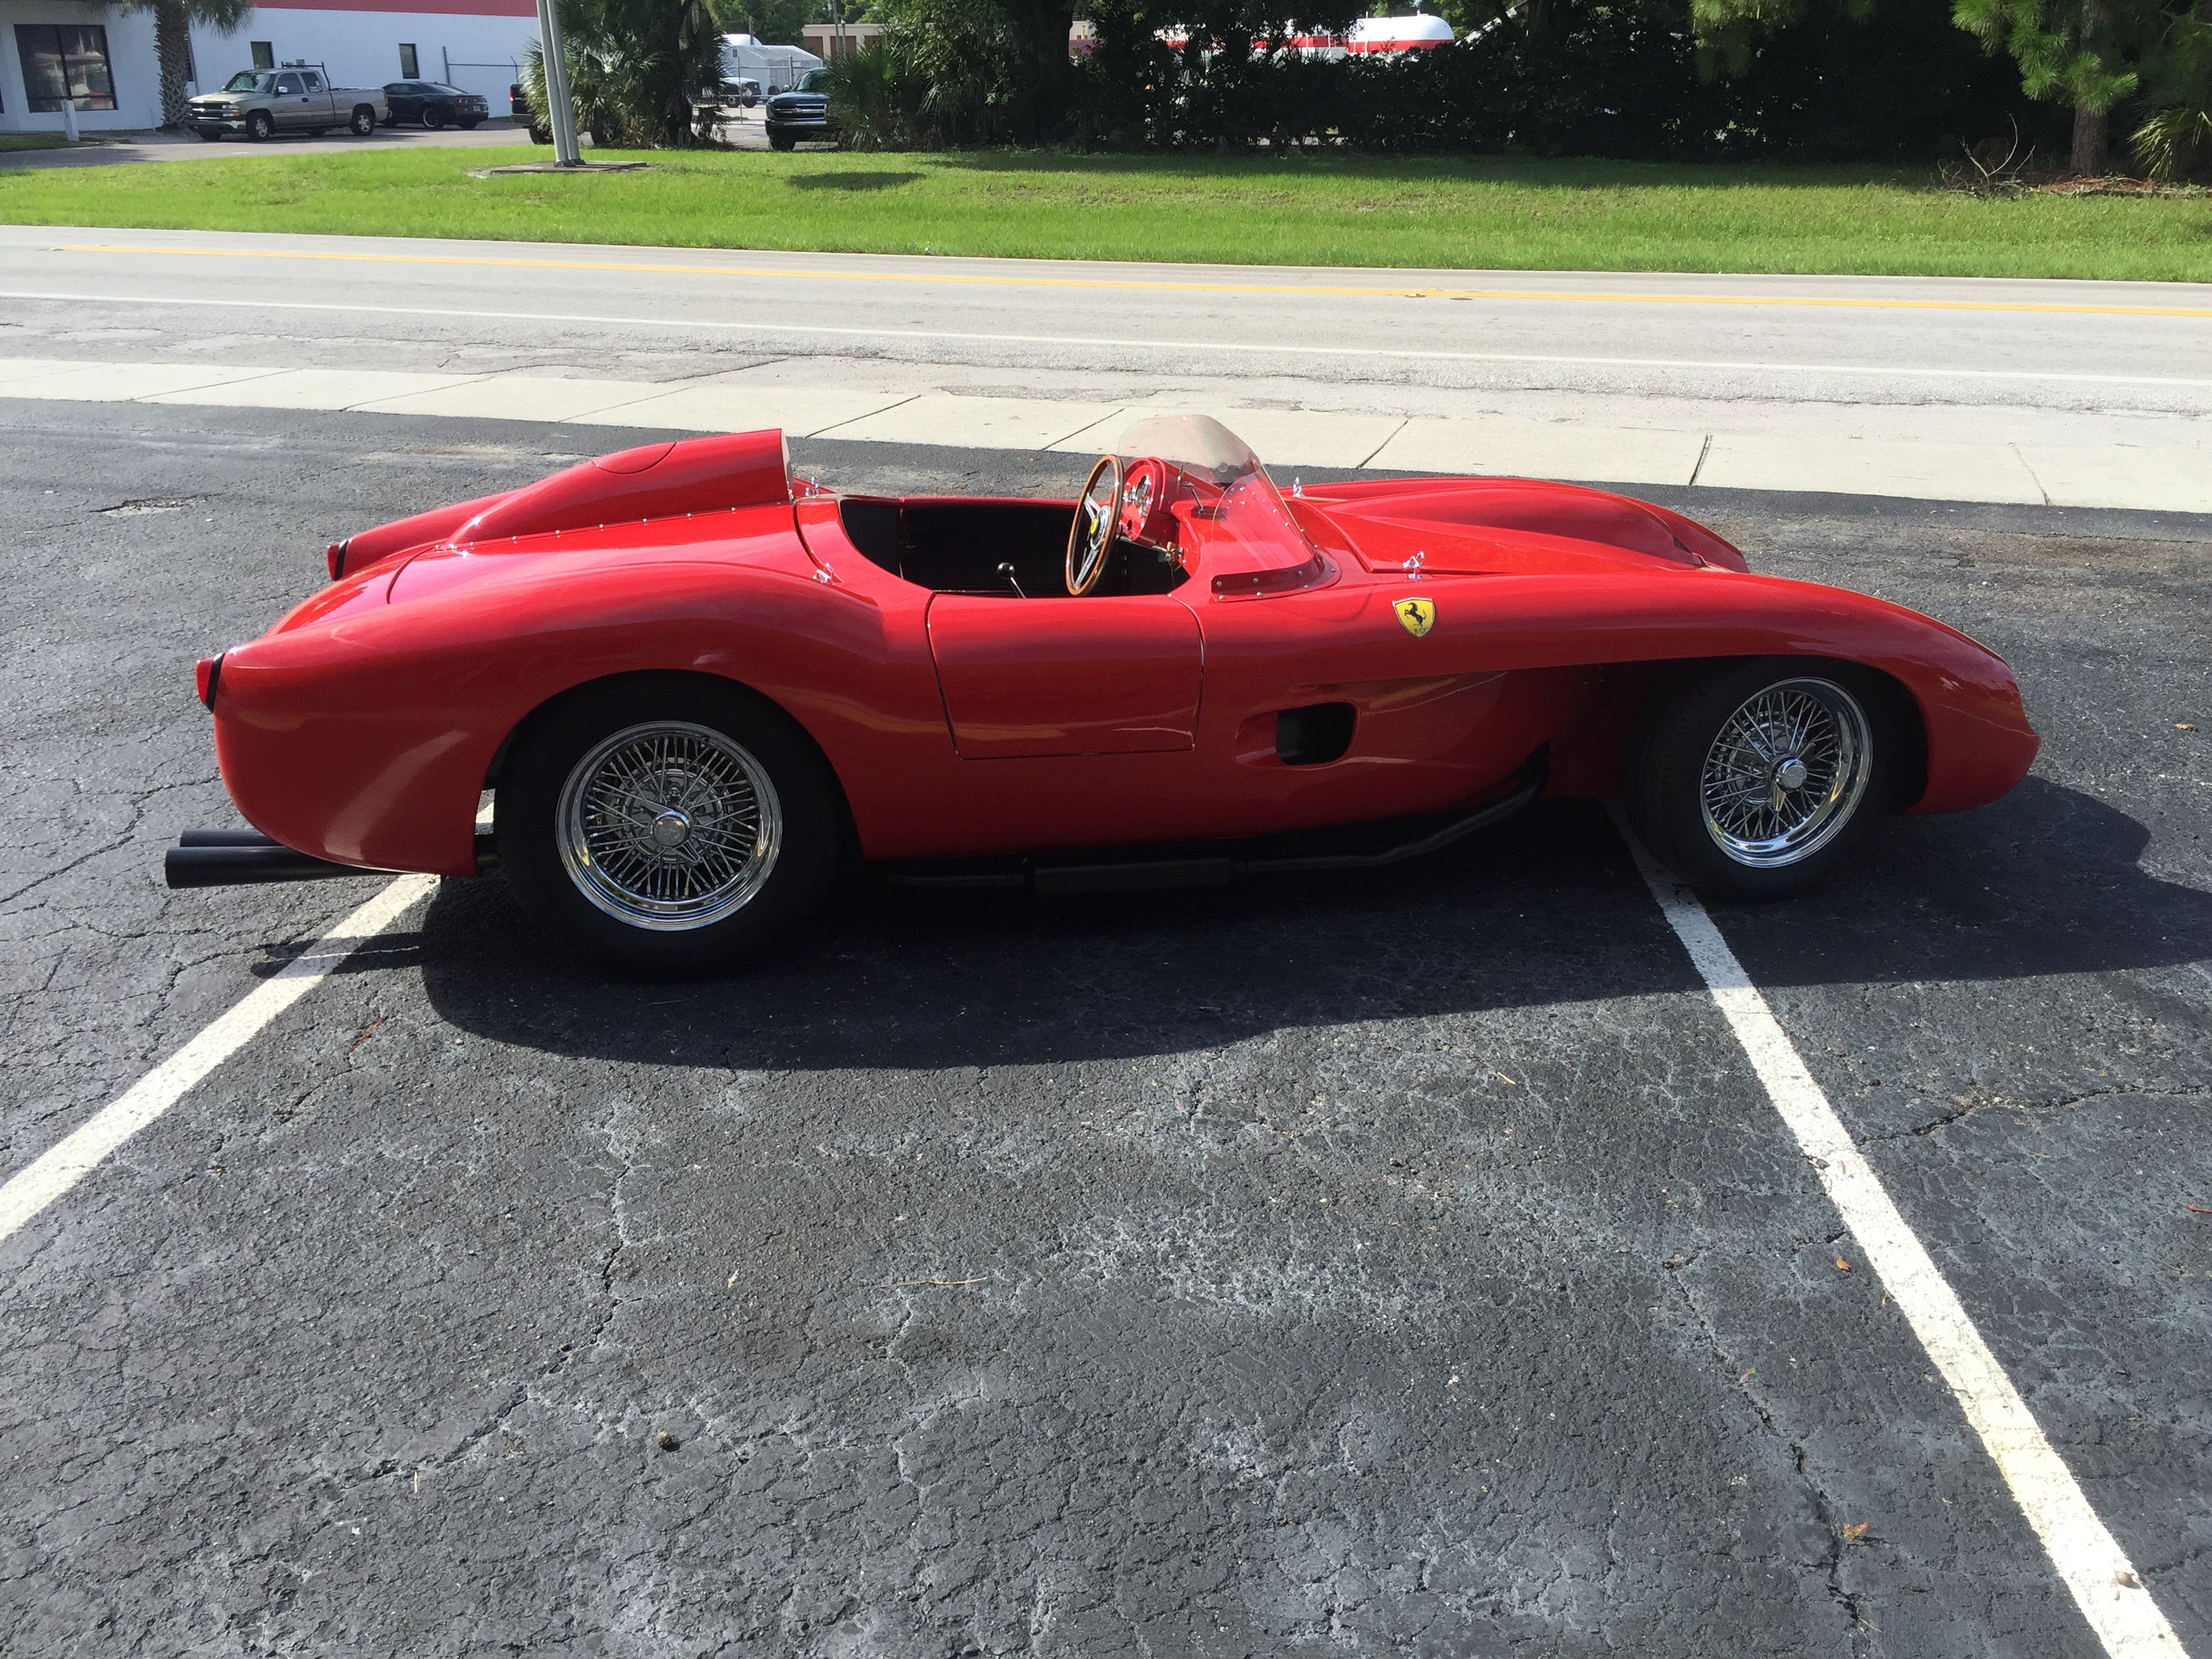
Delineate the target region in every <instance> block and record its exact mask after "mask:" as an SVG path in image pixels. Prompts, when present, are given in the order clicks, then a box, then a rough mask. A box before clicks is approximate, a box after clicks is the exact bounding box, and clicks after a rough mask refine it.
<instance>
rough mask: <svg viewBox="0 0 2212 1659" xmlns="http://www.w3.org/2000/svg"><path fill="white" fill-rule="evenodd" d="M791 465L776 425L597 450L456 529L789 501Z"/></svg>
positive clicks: (500, 529) (610, 519) (528, 526)
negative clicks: (594, 456) (593, 457)
mask: <svg viewBox="0 0 2212 1659" xmlns="http://www.w3.org/2000/svg"><path fill="white" fill-rule="evenodd" d="M790 501H791V469H790V463H789V459H788V457H787V455H786V453H785V452H784V443H783V434H781V432H777V431H773V430H770V431H766V432H733V433H729V434H726V435H724V436H721V437H716V438H689V439H686V440H684V441H682V442H680V443H660V444H647V445H645V446H644V447H641V448H638V449H626V450H623V451H622V452H620V453H617V454H613V455H602V456H601V457H600V458H599V459H598V460H596V461H586V462H585V463H583V465H580V466H572V467H570V468H569V469H568V471H566V472H556V473H555V474H554V475H553V476H552V477H550V478H546V479H543V480H541V481H540V482H538V483H534V484H532V485H531V486H530V487H529V488H528V489H518V490H516V491H515V492H514V493H513V495H507V496H504V497H502V498H501V499H500V500H499V501H496V502H495V503H494V504H493V505H492V506H491V507H489V508H487V509H486V510H485V511H483V512H482V513H478V514H477V515H476V516H475V517H474V518H473V519H471V520H469V521H468V522H466V523H465V524H461V525H459V526H457V528H456V529H455V531H454V532H453V540H455V541H465V542H484V541H490V540H492V539H494V538H503V537H509V536H541V535H545V534H547V533H549V532H553V531H556V530H579V529H582V528H584V527H586V526H596V525H612V524H634V523H635V522H637V521H638V520H641V519H666V518H675V517H679V516H681V515H683V514H684V513H720V512H726V511H727V510H728V509H730V508H732V507H769V506H775V505H788V504H789V502H790Z"/></svg>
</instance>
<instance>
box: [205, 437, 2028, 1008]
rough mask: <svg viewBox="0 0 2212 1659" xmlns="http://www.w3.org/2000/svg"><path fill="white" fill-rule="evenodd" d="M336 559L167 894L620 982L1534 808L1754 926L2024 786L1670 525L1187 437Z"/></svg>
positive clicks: (1951, 708) (2023, 744)
mask: <svg viewBox="0 0 2212 1659" xmlns="http://www.w3.org/2000/svg"><path fill="white" fill-rule="evenodd" d="M329 563H330V571H331V583H330V585H329V586H327V587H325V588H324V589H323V590H322V591H321V592H318V593H317V594H316V595H315V596H314V597H313V598H312V599H309V600H307V602H306V603H305V604H304V605H301V606H299V607H298V608H297V609H296V610H295V611H293V612H292V613H291V614H290V615H289V616H288V617H285V618H284V619H283V621H281V622H279V623H277V624H276V627H275V628H274V629H271V630H270V632H269V633H268V634H266V635H264V636H263V637H262V638H260V639H258V640H256V641H253V642H252V644H249V645H242V646H239V647H235V648H234V649H232V650H230V651H227V652H225V653H223V654H222V655H221V656H219V657H214V658H210V659H207V660H205V661H204V662H202V663H201V664H200V665H199V688H200V695H201V697H202V699H203V700H204V702H206V703H207V705H208V706H209V708H211V709H213V710H214V712H215V728H216V752H217V754H218V755H219V757H221V761H222V776H223V781H224V782H225V783H226V784H227V785H228V787H229V790H230V793H231V797H232V799H234V801H236V803H237V804H238V807H239V810H240V811H241V812H242V813H244V814H245V816H246V819H247V820H248V821H249V822H250V823H252V824H253V825H254V826H255V827H256V829H257V830H258V831H260V832H262V833H261V834H259V835H251V834H247V833H246V832H243V831H204V832H195V833H193V834H191V835H188V836H186V837H185V844H184V845H183V846H181V847H179V848H175V849H173V850H172V851H171V853H170V854H169V876H170V879H171V881H172V883H173V884H177V885H192V884H215V883H221V882H229V881H240V880H270V879H295V878H302V877H307V876H313V875H323V874H342V873H346V872H349V871H350V870H354V869H374V870H420V871H430V872H437V873H440V874H444V875H453V876H471V875H476V874H478V873H480V872H484V871H486V870H488V869H489V868H491V867H493V866H494V865H496V866H497V867H498V868H499V869H500V870H501V872H504V873H505V875H506V877H507V879H508V881H509V882H511V883H512V884H513V887H514V890H515V891H516V892H517V893H518V894H519V895H520V897H521V899H522V901H523V902H524V903H525V904H526V906H527V907H528V908H529V909H530V910H531V912H532V914H533V915H535V916H536V917H537V918H538V920H539V921H541V922H542V923H543V924H544V926H545V927H547V928H548V929H549V930H550V931H551V932H553V933H556V934H560V935H562V936H564V937H566V938H568V939H571V940H574V941H575V942H576V943H578V944H580V945H583V946H585V947H586V948H587V949H588V950H590V951H593V952H595V953H596V954H598V955H599V956H600V957H604V958H605V959H607V960H609V961H611V962H612V963H617V964H619V965H621V966H623V967H626V968H629V969H636V970H641V971H647V972H662V973H683V972H693V971H699V970H703V969H712V968H714V967H717V966H720V965H721V964H724V963H728V962H731V961H732V960H733V959H735V958H737V957H741V956H742V955H744V953H746V952H748V951H751V950H753V949H754V948H755V947H757V946H758V945H760V944H762V943H763V941H764V940H766V939H769V938H770V937H771V936H773V935H775V934H776V933H781V932H783V931H785V930H787V929H789V928H790V927H793V926H794V925H795V924H797V923H798V922H799V921H802V920H803V919H804V918H805V916H806V915H808V914H809V912H810V911H811V910H812V908H814V907H815V905H816V904H817V902H819V901H820V900H821V898H822V897H823V894H824V892H825V890H826V889H827V888H828V887H829V884H830V883H831V881H832V880H833V878H835V877H836V873H837V872H838V871H839V869H840V868H841V867H842V866H844V865H845V864H846V863H847V862H848V860H851V859H854V858H860V859H865V860H870V861H872V862H873V863H875V864H877V865H878V866H885V867H886V868H887V869H888V871H889V872H890V874H891V875H892V876H893V878H896V879H902V880H907V881H913V882H934V883H939V884H951V885H965V886H988V885H1024V886H1029V887H1031V888H1033V889H1035V890H1038V891H1040V892H1067V891H1073V890H1085V889H1090V890H1112V889H1116V888H1127V887H1134V886H1142V885H1158V884H1210V883H1216V882H1225V881H1228V880H1230V879H1231V878H1234V877H1236V876H1237V875H1239V874H1241V873H1244V872H1249V871H1264V870H1271V869H1272V870H1297V871H1310V870H1315V869H1322V868H1328V867H1332V866H1349V865H1360V864H1369V865H1371V864H1378V863H1389V862H1391V861H1394V860H1398V859H1401V858H1405V857H1408V856H1411V855H1413V854H1419V853H1424V852H1427V851H1431V850H1433V849H1434V848H1438V847H1441V846H1443V845H1444V844H1445V843H1447V842H1449V841H1451V840H1453V839H1455V838H1456V837H1457V836H1461V835H1463V834H1466V833H1468V831H1470V830H1472V829H1475V828H1478V827H1480V825H1482V824H1484V823H1489V822H1491V821H1492V820H1494V819H1496V818H1497V817H1501V816H1503V815H1504V814H1505V813H1506V812H1509V811H1513V810H1515V809H1516V808H1517V807H1518V806H1520V805H1523V804H1525V803H1526V802H1527V801H1528V800H1530V799H1533V798H1534V797H1535V796H1537V795H1539V794H1552V795H1571V796H1596V797H1612V796H1615V795H1619V796H1621V797H1623V798H1625V799H1626V805H1627V808H1628V811H1629V814H1630V816H1631V818H1632V821H1633V823H1635V825H1636V827H1637V828H1638V829H1639V830H1640V832H1641V833H1642V834H1643V836H1644V838H1645V840H1646V841H1647V842H1649V843H1650V846H1651V847H1652V848H1653V849H1654V850H1655V852H1656V854H1658V855H1659V856H1660V857H1661V858H1662V859H1663V860H1666V861H1667V863H1668V864H1669V865H1670V866H1672V867H1673V868H1674V869H1675V870H1676V871H1677V872H1679V873H1680V874H1682V875H1684V876H1686V877H1687V878H1689V879H1691V880H1692V882H1693V883H1695V884H1697V885H1699V887H1701V888H1705V889H1706V890H1711V891H1712V892H1715V893H1717V894H1720V895H1723V896H1730V897H1736V898H1766V897H1779V896H1787V895H1790V894H1794V893H1796V892H1799V891H1801V890H1804V889H1806V888H1807V887H1808V886H1810V885H1812V884H1814V883H1815V882H1816V881H1818V880H1820V878H1823V877H1825V876H1826V874H1827V873H1828V872H1830V871H1831V870H1832V868H1833V867H1835V866H1837V865H1838V864H1839V863H1840V862H1841V861H1842V860H1844V858H1845V857H1846V856H1847V855H1848V854H1849V853H1850V851H1851V849H1852V848H1853V847H1854V845H1855V844H1856V843H1857V842H1859V840H1860V839H1861V838H1862V837H1863V835H1864V834H1865V833H1866V831H1867V830H1868V829H1869V827H1870V825H1871V823H1872V822H1873V821H1874V820H1875V818H1876V817H1878V816H1879V815H1880V814H1881V813H1882V812H1885V811H1892V810H1899V811H1912V812H1939V811H1952V810H1954V809H1957V808H1960V807H1967V806H1974V805H1979V804H1981V803H1983V802H1984V801H1988V800H1991V799H1995V798H1996V797H1997V796H1999V795H2002V794H2003V793H2005V792H2006V791H2007V790H2008V789H2010V788H2011V787H2013V785H2014V784H2015V783H2017V782H2018V781H2020V779H2021V776H2022V775H2023V774H2025V773H2026V772H2027V768H2028V765H2029V763H2030V762H2032V761H2033V759H2034V757H2035V751H2036V743H2037V739H2036V735H2035V733H2034V732H2033V730H2032V729H2031V728H2030V727H2029V726H2028V723H2027V717H2026V714H2025V713H2024V711H2023V710H2022V708H2021V698H2020V690H2019V687H2018V685H2017V684H2016V683H2015V680H2014V678H2013V676H2012V673H2011V671H2009V670H2008V668H2007V667H2006V666H2005V665H2004V663H2003V662H2002V660H2001V659H1998V658H1997V657H1996V655H1994V654H1993V653H1990V651H1988V650H1986V649H1984V647H1981V646H1979V645H1978V644H1976V643H1975V642H1974V641H1972V640H1971V639H1968V638H1967V637H1966V635H1963V634H1960V633H1958V632H1956V631H1955V630H1954V629H1949V628H1947V627H1945V626H1944V625H1943V624H1942V623H1937V622H1933V621H1930V620H1929V618H1928V617H1923V616H1920V615H1918V614H1917V613H1916V612H1914V611H1906V610H1904V609H1902V608H1900V607H1899V606H1897V605H1890V604H1887V603H1885V602H1883V601H1882V600H1880V599H1869V598H1867V597H1865V596H1863V595H1861V594H1857V593H1851V592H1844V591H1842V590H1840V589H1837V588H1832V587H1823V586H1816V585H1814V584H1810V583H1806V582H1798V581H1788V580H1781V579H1779V578H1776V577H1772V576H1759V575H1753V574H1750V573H1749V572H1748V571H1747V568H1746V567H1745V563H1744V560H1743V557H1742V556H1741V554H1740V553H1738V552H1737V551H1736V550H1735V548H1733V547H1731V546H1729V544H1728V543H1726V542H1724V541H1723V540H1722V539H1721V538H1719V537H1717V536H1716V535H1714V534H1713V533H1712V532H1711V531H1708V530H1705V529H1704V528H1703V527H1701V526H1699V525H1697V524H1694V523H1692V521H1691V520H1687V519H1686V518H1683V517H1681V516H1680V515H1679V514H1677V513H1670V512H1668V511H1667V510H1666V509H1665V508H1663V507H1654V506H1650V505H1649V504H1647V503H1644V502H1641V501H1632V500H1629V499H1626V497H1623V496H1620V495H1608V494H1606V493H1604V492H1602V491H1599V490H1594V489H1577V488H1573V487H1571V486H1568V485H1564V484H1552V483H1530V482H1527V481H1525V480H1519V479H1499V478H1480V479H1477V478H1429V479H1413V480H1405V479H1389V480H1374V481H1365V482H1361V483H1339V484H1331V485H1328V486H1327V487H1326V488H1316V489H1306V490H1300V489H1292V491H1291V494H1290V495H1288V496H1285V495H1283V494H1282V493H1281V492H1280V491H1279V489H1277V488H1276V486H1275V484H1274V483H1273V482H1272V481H1271V480H1270V478H1269V477H1268V475H1267V472H1266V471H1265V470H1264V469H1263V468H1262V467H1261V465H1260V462H1259V460H1258V458H1257V457H1255V455H1254V454H1253V453H1252V452H1251V450H1250V449H1249V448H1248V447H1246V446H1245V445H1244V444H1243V443H1242V442H1240V441H1238V440H1237V438H1236V437H1235V436H1233V435H1231V433H1230V432H1228V431H1227V430H1226V429H1225V428H1223V427H1221V426H1220V425H1218V423H1216V422H1212V421H1210V420H1206V419H1204V418H1200V417H1176V418H1171V419H1164V420H1152V421H1146V422H1141V423H1139V425H1137V426H1134V427H1133V428H1131V429H1130V430H1129V431H1128V432H1127V434H1126V435H1124V436H1123V438H1122V440H1121V443H1120V446H1119V447H1118V449H1117V452H1116V453H1115V454H1112V455H1109V456H1107V457H1105V458H1103V459H1101V460H1100V461H1099V462H1098V463H1097V466H1096V467H1095V468H1094V469H1093V470H1092V471H1091V477H1090V481H1089V483H1088V484H1087V485H1086V486H1085V489H1084V491H1083V494H1082V495H1081V497H1080V498H1079V500H1077V501H1073V502H1070V501H1030V500H1004V499H991V498H972V497H937V496H925V497H912V498H906V499H890V498H885V497H878V496H866V495H838V494H832V493H829V492H825V491H823V490H822V489H819V488H818V487H817V486H815V485H812V484H809V483H805V482H804V481H800V482H799V485H798V487H797V488H796V489H794V486H793V479H792V477H791V475H790V468H789V463H788V458H787V452H786V449H785V447H784V445H783V442H782V440H781V435H779V434H776V433H775V432H753V433H742V434H738V435H732V436H728V437H720V438H701V439H695V440H691V441H685V442H671V443H659V444H653V445H648V446H647V447H644V448H641V449H633V450H628V451H625V452H623V453H621V454H617V455H609V456H606V457H604V458H603V459H599V460H597V461H592V462H587V463H586V464H584V465H580V466H576V467H573V468H571V469H569V470H568V471H565V472H561V473H556V475H554V476H553V477H550V478H547V479H544V481H542V482H541V483H536V484H532V485H530V486H529V487H527V488H526V489H518V490H514V491H513V492H511V493H508V494H506V495H495V496H489V497H486V498H485V499H483V500H481V501H465V502H462V503H460V504H459V505H458V506H454V507H441V508H439V509H438V510H436V511H435V512H430V513H422V514H420V515H419V516H417V517H415V518H411V519H403V520H399V521H398V523H395V524H389V525H386V526H382V527H381V528H380V529H375V530H370V531H365V532H362V533H361V534H359V535H356V536H355V537H353V538H350V539H349V540H348V541H345V542H341V543H338V544H336V545H334V546H332V547H331V549H330V551H329ZM485 791H491V792H493V801H494V811H493V818H492V828H491V829H490V832H489V834H485V833H481V832H480V829H479V823H478V816H479V813H478V809H479V804H480V802H481V800H482V797H483V792H485ZM1352 824H1364V825H1370V826H1375V827H1374V828H1371V829H1369V830H1366V831H1364V832H1360V833H1358V834H1354V833H1348V832H1346V830H1345V829H1342V828H1341V826H1346V825H1352ZM1363 836H1364V839H1363Z"/></svg>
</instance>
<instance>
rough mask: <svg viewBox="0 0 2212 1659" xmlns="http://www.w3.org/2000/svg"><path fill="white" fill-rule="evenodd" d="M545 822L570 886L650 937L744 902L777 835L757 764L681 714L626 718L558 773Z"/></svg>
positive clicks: (779, 820) (769, 864) (773, 805)
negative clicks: (552, 821)
mask: <svg viewBox="0 0 2212 1659" xmlns="http://www.w3.org/2000/svg"><path fill="white" fill-rule="evenodd" d="M556 823H557V824H558V826H559V828H558V834H559V843H560V853H561V861H562V865H563V866H565V868H566V869H567V871H568V878H569V879H570V880H571V881H573V882H574V883H575V884H576V888H577V890H578V891H579V892H580V893H582V894H583V896H585V897H586V899H588V900H590V901H591V902H592V903H593V904H594V905H596V906H598V907H599V908H600V909H601V910H604V911H605V912H606V914H607V915H611V916H612V917H614V918H615V920H617V921H622V922H627V923H628V924H629V926H631V927H641V928H647V929H649V930H652V931H653V932H657V933H682V932H686V931H689V930H690V929H692V928H696V927H712V926H713V925H714V923H715V922H718V921H722V920H723V919H724V918H725V917H726V916H729V915H732V914H733V913H735V912H736V911H738V910H740V909H742V908H744V906H745V905H746V904H747V903H748V902H750V901H751V899H752V897H753V896H754V895H755V894H757V893H758V892H759V891H760V890H761V888H762V886H763V884H765V883H766V882H767V880H768V878H769V873H770V872H772V871H773V870H774V869H775V861H776V855H777V854H778V852H779V851H781V846H782V842H783V807H782V804H781V802H780V801H779V800H778V799H776V793H775V785H774V784H773V783H771V782H770V781H769V775H768V772H767V770H766V769H764V768H763V766H762V765H761V763H759V762H758V761H757V760H756V759H755V758H754V757H753V756H752V754H751V753H750V751H749V750H746V749H745V748H744V746H743V745H742V744H738V743H734V742H732V740H731V739H730V738H727V737H726V736H724V735H723V734H722V733H721V732H717V731H715V730H714V729H713V728H712V727H711V726H695V725H692V724H690V722H688V721H684V720H656V721H653V722H652V723H651V724H649V725H644V726H629V727H627V728H625V729H624V730H623V731H620V732H616V733H614V735H613V736H611V737H610V738H606V739H605V741H604V742H602V743H600V744H599V745H598V746H597V747H595V748H594V749H592V750H591V751H590V752H589V753H587V754H586V756H585V757H583V758H582V759H581V760H580V761H578V762H577V763H576V764H575V765H574V767H573V768H571V769H570V770H569V773H568V780H567V781H566V782H565V783H563V784H562V789H561V799H560V805H559V806H558V807H557V808H556Z"/></svg>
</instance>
